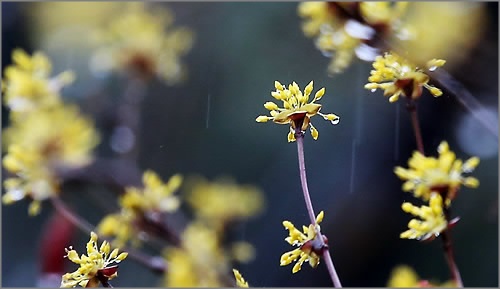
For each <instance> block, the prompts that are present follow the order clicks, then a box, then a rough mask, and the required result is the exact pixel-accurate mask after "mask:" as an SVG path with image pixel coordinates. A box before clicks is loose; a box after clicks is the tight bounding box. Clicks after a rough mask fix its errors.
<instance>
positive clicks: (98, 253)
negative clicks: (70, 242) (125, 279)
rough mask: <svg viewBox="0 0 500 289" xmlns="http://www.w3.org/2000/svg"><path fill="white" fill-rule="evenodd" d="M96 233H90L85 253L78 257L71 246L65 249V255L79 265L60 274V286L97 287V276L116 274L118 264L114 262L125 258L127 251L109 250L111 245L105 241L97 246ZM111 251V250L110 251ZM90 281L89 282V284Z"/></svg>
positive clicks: (114, 275) (111, 276) (110, 277)
mask: <svg viewBox="0 0 500 289" xmlns="http://www.w3.org/2000/svg"><path fill="white" fill-rule="evenodd" d="M97 238H98V237H97V234H96V233H94V232H91V233H90V240H89V242H88V243H87V255H85V254H82V255H81V256H80V257H79V256H78V253H77V252H76V251H75V250H73V249H72V247H70V248H69V250H68V249H66V257H68V259H69V260H70V261H71V262H73V263H75V264H78V265H80V267H79V268H78V269H77V270H76V271H75V272H72V273H66V274H64V275H63V276H62V280H61V287H63V288H71V287H76V286H78V285H79V286H82V287H97V284H98V283H99V281H102V280H101V279H99V278H105V279H106V281H107V280H111V279H113V278H114V277H116V276H117V275H118V273H117V270H118V266H117V265H116V264H118V263H120V262H121V261H123V260H124V259H125V258H127V255H128V253H126V252H123V253H121V254H118V252H119V249H114V250H113V251H111V246H110V244H109V243H108V242H107V241H104V242H102V244H101V246H100V247H98V246H97ZM110 251H111V252H110ZM89 283H90V284H89Z"/></svg>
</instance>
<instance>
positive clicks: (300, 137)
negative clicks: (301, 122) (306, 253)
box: [295, 129, 342, 288]
mask: <svg viewBox="0 0 500 289" xmlns="http://www.w3.org/2000/svg"><path fill="white" fill-rule="evenodd" d="M295 139H296V141H297V152H298V157H299V173H300V183H301V184H302V192H303V193H304V200H305V202H306V207H307V213H308V214H309V219H310V221H311V224H316V217H315V216H316V214H315V213H314V209H313V206H312V201H311V196H310V194H309V188H308V186H307V176H306V163H305V159H304V133H303V132H301V131H300V130H299V129H297V130H296V133H295ZM314 227H315V229H316V239H317V240H319V243H320V246H321V247H322V248H324V249H323V250H322V252H323V259H324V260H325V264H326V267H327V268H328V273H329V274H330V278H331V279H332V282H333V285H334V286H335V287H337V288H341V287H342V284H341V283H340V279H339V276H338V274H337V271H336V270H335V266H334V265H333V261H332V257H331V256H330V251H329V250H328V247H327V245H326V244H325V242H324V240H323V237H322V235H321V232H320V231H319V229H318V226H314Z"/></svg>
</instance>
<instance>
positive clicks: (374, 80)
mask: <svg viewBox="0 0 500 289" xmlns="http://www.w3.org/2000/svg"><path fill="white" fill-rule="evenodd" d="M445 63H446V61H445V60H442V59H432V60H430V61H428V62H427V64H426V68H427V70H429V71H434V70H436V69H437V68H438V67H441V66H443V65H444V64H445ZM373 68H374V70H372V71H371V72H370V74H371V76H370V77H368V81H369V83H367V84H365V88H366V89H370V90H371V91H372V92H374V91H376V90H377V89H379V88H380V89H382V90H384V96H389V101H390V102H395V101H397V100H398V99H399V97H400V96H401V95H402V96H404V97H407V98H410V99H417V98H419V97H420V96H421V95H422V87H425V88H426V89H427V90H429V92H430V93H431V94H432V95H433V96H434V97H438V96H441V95H442V94H443V93H442V91H441V90H440V89H439V88H437V87H434V86H432V85H430V84H428V82H429V76H428V75H427V74H425V73H424V70H423V69H421V68H419V67H417V66H416V65H414V64H413V63H411V62H410V61H408V60H407V59H405V58H403V57H401V56H399V55H397V54H395V53H385V54H384V56H380V55H379V56H377V57H376V58H375V61H374V62H373Z"/></svg>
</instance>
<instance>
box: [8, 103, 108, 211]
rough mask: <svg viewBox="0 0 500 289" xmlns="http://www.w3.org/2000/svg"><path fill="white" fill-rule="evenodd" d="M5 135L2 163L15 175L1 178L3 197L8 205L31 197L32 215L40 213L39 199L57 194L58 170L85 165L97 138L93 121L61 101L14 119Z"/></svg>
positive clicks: (89, 158)
mask: <svg viewBox="0 0 500 289" xmlns="http://www.w3.org/2000/svg"><path fill="white" fill-rule="evenodd" d="M5 137H6V138H7V139H8V143H10V145H9V146H8V148H7V154H6V155H5V156H4V158H3V166H4V168H5V169H6V170H7V171H8V172H10V173H13V174H15V177H12V178H8V179H6V180H5V181H4V187H5V189H6V191H7V192H6V194H5V195H4V196H3V198H2V200H3V202H4V203H6V204H10V203H12V202H15V201H18V200H21V199H23V198H25V197H28V198H30V199H31V200H33V203H32V205H31V206H30V208H29V212H30V214H31V215H35V214H37V213H38V212H39V209H40V203H39V201H42V200H45V199H47V198H49V197H51V196H53V195H56V194H57V193H59V182H60V180H59V179H58V177H57V171H58V170H61V169H67V168H77V167H81V166H84V165H86V164H88V163H89V162H90V161H91V160H92V156H91V151H92V149H93V148H94V147H95V146H96V145H97V143H98V141H99V137H98V135H97V132H96V131H95V129H94V127H93V124H92V121H91V120H90V119H87V118H86V117H83V116H82V115H81V114H80V113H79V111H78V109H77V108H76V107H74V106H65V105H62V104H61V105H57V106H54V107H50V108H45V109H38V110H34V111H32V112H30V113H27V114H26V115H24V116H23V119H22V121H21V120H20V121H13V123H12V126H11V127H9V130H8V133H7V134H6V135H5Z"/></svg>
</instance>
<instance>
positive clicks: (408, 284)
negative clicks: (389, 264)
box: [387, 265, 456, 288]
mask: <svg viewBox="0 0 500 289" xmlns="http://www.w3.org/2000/svg"><path fill="white" fill-rule="evenodd" d="M387 287H392V288H429V287H444V288H452V287H456V285H455V282H453V281H452V280H450V281H447V282H444V283H442V284H441V285H440V286H439V285H437V284H434V282H433V283H431V282H429V281H428V280H422V279H420V277H419V276H418V274H417V272H415V270H413V268H411V267H410V266H407V265H398V266H396V267H395V268H394V269H393V270H392V272H391V276H390V278H389V281H388V283H387Z"/></svg>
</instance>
